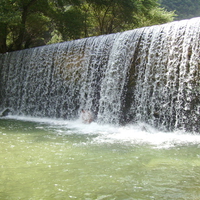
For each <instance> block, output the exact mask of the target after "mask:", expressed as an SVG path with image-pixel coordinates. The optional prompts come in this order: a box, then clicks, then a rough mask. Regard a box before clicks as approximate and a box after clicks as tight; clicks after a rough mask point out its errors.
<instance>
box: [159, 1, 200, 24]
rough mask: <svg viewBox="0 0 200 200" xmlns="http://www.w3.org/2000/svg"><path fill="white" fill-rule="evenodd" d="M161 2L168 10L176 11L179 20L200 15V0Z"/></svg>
mask: <svg viewBox="0 0 200 200" xmlns="http://www.w3.org/2000/svg"><path fill="white" fill-rule="evenodd" d="M159 2H160V3H161V6H162V7H164V8H166V9H167V10H168V11H175V13H176V14H177V17H176V19H178V20H181V19H188V18H192V17H198V16H200V0H171V1H168V0H160V1H159Z"/></svg>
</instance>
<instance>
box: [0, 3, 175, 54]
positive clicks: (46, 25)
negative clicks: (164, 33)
mask: <svg viewBox="0 0 200 200" xmlns="http://www.w3.org/2000/svg"><path fill="white" fill-rule="evenodd" d="M173 16H174V14H173V12H167V11H165V10H164V9H161V8H160V7H159V4H158V3H157V0H1V1H0V53H1V52H6V51H13V50H19V49H24V48H30V47H34V46H40V45H45V44H50V43H54V42H61V41H65V40H72V39H78V38H83V37H88V36H94V35H100V34H108V33H114V32H119V31H124V30H128V29H133V28H136V27H141V26H148V25H153V24H159V23H165V22H168V21H172V20H173Z"/></svg>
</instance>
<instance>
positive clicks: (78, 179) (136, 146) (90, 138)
mask: <svg viewBox="0 0 200 200" xmlns="http://www.w3.org/2000/svg"><path fill="white" fill-rule="evenodd" d="M199 150H200V136H199V135H192V134H189V133H183V132H175V133H164V132H159V131H157V130H155V129H153V128H152V127H149V126H147V125H145V124H139V125H134V126H133V125H131V126H126V127H112V126H109V125H104V126H103V125H98V124H96V123H91V124H89V125H85V124H82V123H81V122H80V121H79V120H77V121H64V120H58V119H57V120H53V119H44V118H43V119H40V118H31V117H18V116H10V117H7V118H1V119H0V176H1V182H0V199H12V200H13V199H31V200H38V199H42V200H43V199H44V200H52V199H87V200H90V199H109V200H110V199H117V200H122V199H123V200H124V199H147V200H148V199H166V200H169V199H171V200H174V199H184V200H185V199H188V200H191V199H193V200H197V199H200V178H199V177H200V151H199Z"/></svg>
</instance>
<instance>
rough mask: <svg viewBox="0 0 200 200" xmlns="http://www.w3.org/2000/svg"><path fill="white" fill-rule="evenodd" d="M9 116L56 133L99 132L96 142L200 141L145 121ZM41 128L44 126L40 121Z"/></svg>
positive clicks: (155, 143) (164, 145)
mask: <svg viewBox="0 0 200 200" xmlns="http://www.w3.org/2000/svg"><path fill="white" fill-rule="evenodd" d="M6 118H8V119H15V120H22V121H31V122H37V123H43V124H47V126H48V127H50V128H51V129H53V130H54V132H55V133H59V134H62V135H68V134H89V135H96V137H95V138H94V139H93V141H92V142H95V143H116V142H117V143H126V144H149V145H153V146H154V147H155V148H169V147H173V146H177V145H187V144H199V148H200V135H199V134H191V133H186V132H183V131H175V132H162V131H159V130H157V129H155V128H153V127H151V126H149V125H147V124H145V123H138V124H135V125H127V126H112V125H101V124H97V123H96V122H92V123H91V124H84V123H82V122H81V120H80V119H77V120H74V121H69V120H64V119H50V118H38V117H28V116H7V117H6ZM37 128H40V129H42V126H40V125H38V127H37Z"/></svg>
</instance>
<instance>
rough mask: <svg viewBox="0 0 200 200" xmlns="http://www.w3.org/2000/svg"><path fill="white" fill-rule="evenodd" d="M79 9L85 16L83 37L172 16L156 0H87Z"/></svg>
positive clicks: (117, 30) (168, 19)
mask: <svg viewBox="0 0 200 200" xmlns="http://www.w3.org/2000/svg"><path fill="white" fill-rule="evenodd" d="M80 10H81V11H82V12H83V13H84V14H83V15H84V16H85V17H84V20H85V21H84V23H85V31H84V33H85V37H88V36H93V35H102V34H109V33H115V32H119V31H124V30H128V29H133V28H136V27H141V25H152V24H159V23H165V22H169V21H172V20H173V16H174V13H173V12H166V11H165V10H164V9H161V8H160V7H159V4H158V3H157V1H156V0H143V1H141V0H126V1H124V0H87V1H86V2H84V3H83V4H82V5H81V7H80ZM144 21H145V22H146V23H144Z"/></svg>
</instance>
